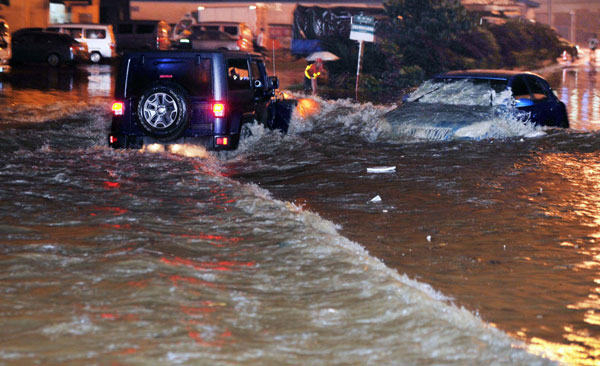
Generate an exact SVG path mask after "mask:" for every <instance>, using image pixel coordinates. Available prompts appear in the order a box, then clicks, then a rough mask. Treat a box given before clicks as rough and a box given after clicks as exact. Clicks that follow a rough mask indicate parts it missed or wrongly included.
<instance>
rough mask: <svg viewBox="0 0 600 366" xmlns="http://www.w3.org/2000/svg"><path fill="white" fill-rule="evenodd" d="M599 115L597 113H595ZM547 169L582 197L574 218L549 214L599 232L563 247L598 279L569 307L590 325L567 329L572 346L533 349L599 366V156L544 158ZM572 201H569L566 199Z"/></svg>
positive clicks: (540, 344)
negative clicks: (575, 254)
mask: <svg viewBox="0 0 600 366" xmlns="http://www.w3.org/2000/svg"><path fill="white" fill-rule="evenodd" d="M595 113H597V112H595ZM543 165H544V166H545V167H547V168H548V170H550V171H556V172H557V173H558V174H561V175H562V176H563V177H564V178H566V179H568V180H569V181H570V182H571V184H572V185H573V186H574V188H575V189H576V190H577V191H578V193H579V194H577V195H576V196H573V197H572V198H570V200H571V202H570V203H568V204H569V205H571V206H573V209H572V210H571V213H572V215H573V216H574V217H565V216H566V215H567V216H568V214H567V213H566V212H565V210H562V212H558V211H561V209H562V207H558V208H556V209H555V210H553V209H549V210H548V211H547V212H546V213H547V214H550V215H562V216H563V217H565V218H567V219H569V220H570V221H575V222H579V223H580V225H585V226H588V227H591V228H593V230H594V231H595V232H593V233H591V234H589V235H588V237H590V239H588V240H587V242H586V243H585V244H586V245H576V244H573V243H570V242H563V243H561V244H560V245H561V246H563V247H572V248H573V249H575V250H576V251H577V253H579V254H581V255H582V258H583V260H582V261H581V263H578V264H576V265H575V266H574V268H573V271H580V270H587V272H592V275H593V273H594V271H596V278H595V279H594V280H593V284H590V286H591V288H590V289H589V294H588V295H587V298H585V299H582V300H581V301H579V302H577V303H575V304H569V305H567V306H566V308H567V309H569V310H573V311H577V310H579V311H580V312H584V313H583V314H582V316H583V321H584V322H585V323H587V324H589V326H588V327H585V328H584V329H581V327H582V326H581V325H580V326H579V327H578V328H579V329H576V327H575V326H574V325H570V324H567V325H565V326H564V328H563V329H564V333H563V335H562V336H563V338H564V339H565V340H566V341H567V342H569V343H568V344H559V343H553V342H549V341H546V340H543V339H540V338H532V339H531V340H530V342H531V348H532V350H533V351H545V352H551V353H552V354H553V355H554V356H553V357H554V358H555V359H557V360H559V361H561V362H564V363H566V364H573V365H598V359H600V339H599V338H598V337H597V335H596V334H591V333H593V332H594V328H595V327H597V326H599V325H600V287H598V285H600V271H599V269H600V247H598V246H597V239H598V238H600V163H597V162H596V157H595V156H590V157H589V158H588V159H586V158H583V159H582V158H581V157H579V158H577V160H573V159H572V158H569V157H564V156H558V155H548V156H545V157H544V161H543ZM566 199H567V200H569V198H568V197H567V198H566Z"/></svg>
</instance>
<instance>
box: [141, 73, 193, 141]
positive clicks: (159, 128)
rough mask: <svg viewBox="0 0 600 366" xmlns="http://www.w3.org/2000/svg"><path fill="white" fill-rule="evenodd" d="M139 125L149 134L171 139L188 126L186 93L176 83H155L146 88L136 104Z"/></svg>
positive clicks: (179, 134)
mask: <svg viewBox="0 0 600 366" xmlns="http://www.w3.org/2000/svg"><path fill="white" fill-rule="evenodd" d="M137 117H138V118H137V120H138V122H139V125H140V127H141V128H142V129H143V130H144V131H145V132H146V133H147V134H148V135H150V136H153V137H155V138H157V139H161V140H173V139H176V138H178V137H180V136H181V134H182V133H183V131H185V129H186V128H187V126H188V120H189V115H188V99H187V94H186V93H185V91H183V90H182V89H181V88H180V87H178V86H177V85H157V86H154V87H152V88H150V89H148V90H147V91H146V92H144V94H142V97H141V98H140V100H139V102H138V106H137Z"/></svg>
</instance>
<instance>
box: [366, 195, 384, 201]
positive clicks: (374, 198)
mask: <svg viewBox="0 0 600 366" xmlns="http://www.w3.org/2000/svg"><path fill="white" fill-rule="evenodd" d="M381 201H382V200H381V197H380V196H379V195H377V196H375V197H373V198H371V200H370V201H369V202H371V203H378V202H381Z"/></svg>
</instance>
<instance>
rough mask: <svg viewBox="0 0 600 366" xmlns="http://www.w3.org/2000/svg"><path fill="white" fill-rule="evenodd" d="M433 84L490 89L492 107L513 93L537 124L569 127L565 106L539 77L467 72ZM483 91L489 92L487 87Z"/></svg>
mask: <svg viewBox="0 0 600 366" xmlns="http://www.w3.org/2000/svg"><path fill="white" fill-rule="evenodd" d="M431 81H432V83H433V84H434V85H436V84H448V83H455V82H458V81H469V82H472V83H473V84H476V85H479V86H482V85H483V86H489V89H490V90H491V93H490V105H492V104H494V100H493V99H494V98H495V97H496V96H498V95H501V94H502V93H503V92H504V91H506V90H509V91H510V92H511V94H512V97H513V98H514V101H515V103H516V104H515V107H516V108H517V110H518V111H520V112H522V113H523V114H528V115H529V119H530V120H531V121H532V122H534V123H535V124H537V125H541V126H555V127H563V128H568V127H569V118H568V117H567V109H566V107H565V104H564V103H563V102H561V101H560V100H559V99H558V98H557V97H556V95H555V94H554V92H553V91H552V88H550V85H549V84H548V82H547V81H546V80H545V79H544V78H542V77H541V76H539V75H537V74H534V73H531V72H522V71H510V70H466V71H451V72H448V73H445V74H440V75H437V76H435V77H434V78H433V79H432V80H431ZM479 90H483V91H484V93H485V88H483V89H479ZM485 97H486V98H487V96H485ZM465 102H468V101H465Z"/></svg>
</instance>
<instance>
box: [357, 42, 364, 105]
mask: <svg viewBox="0 0 600 366" xmlns="http://www.w3.org/2000/svg"><path fill="white" fill-rule="evenodd" d="M362 53H363V41H359V43H358V65H357V66H356V90H355V98H356V101H357V102H358V81H359V79H360V61H361V58H362Z"/></svg>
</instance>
